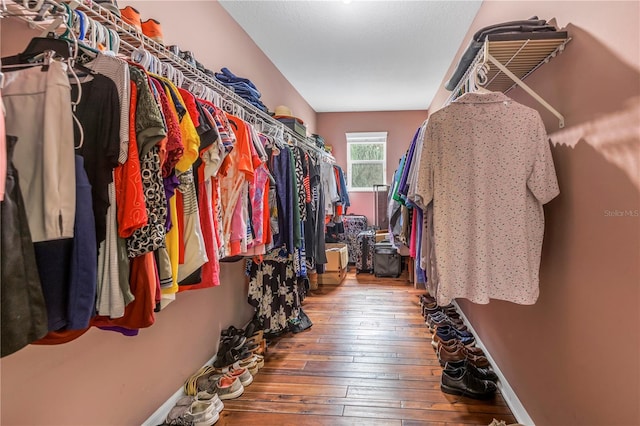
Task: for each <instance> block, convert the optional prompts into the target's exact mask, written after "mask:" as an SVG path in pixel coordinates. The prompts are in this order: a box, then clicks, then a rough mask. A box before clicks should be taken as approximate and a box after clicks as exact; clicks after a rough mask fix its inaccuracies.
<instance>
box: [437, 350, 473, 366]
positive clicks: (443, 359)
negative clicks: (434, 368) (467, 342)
mask: <svg viewBox="0 0 640 426" xmlns="http://www.w3.org/2000/svg"><path fill="white" fill-rule="evenodd" d="M437 354H438V360H439V361H440V365H441V366H444V365H445V364H446V363H447V362H456V361H462V360H464V359H466V358H467V357H466V355H465V353H464V349H462V348H461V347H456V348H455V349H453V350H451V351H449V350H448V349H447V347H446V346H443V345H441V346H439V347H438V350H437Z"/></svg>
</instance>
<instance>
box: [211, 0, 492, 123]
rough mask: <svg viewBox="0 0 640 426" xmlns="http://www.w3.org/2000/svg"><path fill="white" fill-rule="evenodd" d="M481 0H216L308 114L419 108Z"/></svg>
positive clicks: (428, 98) (432, 90) (435, 85)
mask: <svg viewBox="0 0 640 426" xmlns="http://www.w3.org/2000/svg"><path fill="white" fill-rule="evenodd" d="M481 3H482V1H481V0H474V1H451V0H450V1H427V0H422V1H357V0H354V1H349V0H344V1H224V0H223V1H220V4H221V5H222V7H224V8H225V10H227V12H229V14H230V15H231V16H232V17H233V19H235V20H236V22H238V24H239V25H240V26H241V27H242V28H243V29H244V30H245V31H246V32H247V34H249V36H250V37H251V38H252V39H253V40H254V42H255V43H256V44H257V45H258V47H260V49H262V51H263V52H264V53H265V54H266V55H267V56H268V57H269V59H271V61H272V62H273V63H274V64H275V66H276V67H277V68H278V69H279V70H280V72H281V73H282V74H283V75H284V76H285V78H286V79H287V80H289V82H290V83H291V84H292V85H293V86H294V87H295V88H296V89H297V90H298V92H299V93H300V95H301V96H302V97H303V98H304V99H305V100H306V101H307V102H308V103H309V105H311V107H312V108H313V109H314V110H315V111H316V112H345V111H398V110H422V109H427V108H428V106H429V104H430V103H431V100H432V98H433V96H434V95H435V93H436V91H437V89H438V86H439V85H440V83H441V82H442V80H443V78H444V77H445V75H444V74H445V73H446V71H447V69H448V67H449V65H450V64H451V62H452V61H453V58H454V55H455V53H456V52H457V50H458V48H459V47H460V43H461V42H462V40H463V38H464V36H465V34H466V33H467V30H468V29H469V26H470V24H471V22H472V21H473V18H474V17H475V15H476V13H477V11H478V9H479V7H480V4H481Z"/></svg>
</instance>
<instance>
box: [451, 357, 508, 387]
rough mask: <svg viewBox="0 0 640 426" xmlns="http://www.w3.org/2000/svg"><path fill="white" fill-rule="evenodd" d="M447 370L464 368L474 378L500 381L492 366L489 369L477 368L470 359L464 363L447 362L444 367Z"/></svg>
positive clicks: (463, 361) (494, 381)
mask: <svg viewBox="0 0 640 426" xmlns="http://www.w3.org/2000/svg"><path fill="white" fill-rule="evenodd" d="M444 368H445V370H447V369H448V370H453V369H455V368H463V369H465V370H467V371H468V372H469V373H471V374H472V375H473V376H476V377H477V378H478V379H480V380H489V381H490V382H493V383H496V382H497V381H498V375H497V374H496V372H495V371H493V369H492V368H491V367H490V366H487V367H476V366H475V365H473V363H471V362H470V361H469V360H468V359H464V360H462V361H451V362H447V363H446V364H445V366H444Z"/></svg>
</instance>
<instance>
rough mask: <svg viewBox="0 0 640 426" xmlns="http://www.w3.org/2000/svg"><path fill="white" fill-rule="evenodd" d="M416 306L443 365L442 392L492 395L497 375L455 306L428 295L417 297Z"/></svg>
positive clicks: (464, 394) (495, 388) (482, 395)
mask: <svg viewBox="0 0 640 426" xmlns="http://www.w3.org/2000/svg"><path fill="white" fill-rule="evenodd" d="M420 306H421V309H422V315H423V317H424V318H425V323H426V324H427V326H428V327H429V330H430V331H431V333H432V340H431V345H432V346H433V348H434V349H435V350H436V354H437V356H438V361H439V362H440V365H441V366H443V367H444V370H443V371H442V377H441V382H440V389H441V390H442V392H444V393H448V394H453V395H460V396H466V397H469V398H473V399H483V400H484V399H491V398H493V397H494V396H495V393H496V390H497V386H496V382H497V381H498V376H497V375H496V373H495V372H494V371H493V369H492V368H491V365H490V364H489V361H488V360H487V357H486V356H485V354H484V351H483V350H482V349H481V348H478V347H476V346H475V343H476V342H475V336H474V335H473V333H471V331H469V330H468V329H467V327H466V326H465V325H464V321H463V320H462V318H461V317H460V314H459V313H458V312H457V310H456V308H455V306H453V305H451V304H450V305H447V306H439V305H438V304H437V302H436V300H435V298H433V297H431V296H430V295H429V294H423V295H421V296H420Z"/></svg>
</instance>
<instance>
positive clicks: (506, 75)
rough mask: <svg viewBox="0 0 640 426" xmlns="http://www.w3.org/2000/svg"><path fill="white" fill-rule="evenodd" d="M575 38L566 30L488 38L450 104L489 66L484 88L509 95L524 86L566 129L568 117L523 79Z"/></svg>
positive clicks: (452, 96) (449, 100)
mask: <svg viewBox="0 0 640 426" xmlns="http://www.w3.org/2000/svg"><path fill="white" fill-rule="evenodd" d="M569 41H571V38H570V37H569V36H568V35H567V33H566V32H565V31H556V32H545V33H522V34H515V35H514V34H493V35H489V36H487V39H486V41H485V42H484V45H483V46H482V48H481V49H480V51H479V52H478V54H477V55H476V57H475V59H474V60H473V61H472V63H471V65H470V66H469V67H468V68H467V71H466V73H465V74H464V75H463V77H462V78H461V79H460V82H459V83H458V85H457V86H456V88H455V89H454V90H453V91H452V94H451V96H450V97H449V99H448V100H447V104H449V103H450V102H452V101H453V100H454V99H455V98H457V97H458V96H459V93H460V92H461V89H462V87H463V86H465V85H466V84H467V83H468V81H469V78H470V77H471V74H472V73H474V72H476V70H477V69H478V67H480V66H482V65H485V64H486V65H489V67H488V68H489V71H488V72H487V74H486V77H487V78H486V83H485V84H484V85H483V87H484V88H486V89H488V90H490V91H493V92H504V93H506V92H508V91H509V90H511V89H513V88H514V87H515V86H520V87H521V88H522V89H523V90H524V91H526V92H527V93H528V94H529V95H530V96H531V97H533V98H534V99H535V100H537V101H538V102H539V103H540V104H542V105H543V106H544V107H545V108H546V109H548V110H549V111H550V112H551V113H552V114H553V115H555V116H556V117H557V118H558V122H559V127H560V128H563V127H564V116H563V115H562V114H561V113H560V112H558V111H557V110H556V109H555V108H553V107H552V106H551V105H550V104H549V103H548V102H547V101H545V100H544V99H543V98H542V97H541V96H540V95H538V94H537V93H536V92H535V91H534V90H533V89H531V88H530V87H529V86H528V85H527V84H526V83H525V82H524V81H523V80H524V79H526V78H527V77H528V76H529V75H531V74H532V73H533V72H534V71H536V70H537V69H538V68H539V67H541V66H542V65H544V64H546V63H547V62H549V61H550V60H551V59H552V58H554V57H556V56H557V55H558V54H560V53H562V52H563V51H564V48H565V46H566V45H567V43H568V42H569Z"/></svg>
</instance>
